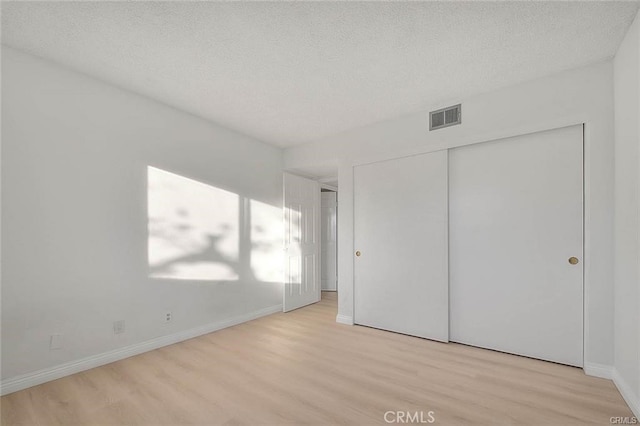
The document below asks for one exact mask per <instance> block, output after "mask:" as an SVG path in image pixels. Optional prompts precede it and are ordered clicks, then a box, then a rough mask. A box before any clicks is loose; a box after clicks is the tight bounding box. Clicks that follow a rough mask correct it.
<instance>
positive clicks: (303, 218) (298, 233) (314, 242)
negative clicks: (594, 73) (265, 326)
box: [282, 173, 321, 312]
mask: <svg viewBox="0 0 640 426" xmlns="http://www.w3.org/2000/svg"><path fill="white" fill-rule="evenodd" d="M284 221H285V252H286V256H285V259H286V262H285V285H284V292H283V305H282V306H283V310H284V312H288V311H291V310H293V309H297V308H300V307H302V306H305V305H309V304H311V303H315V302H318V301H319V300H320V297H321V293H320V186H319V185H318V183H317V182H315V181H313V180H311V179H306V178H303V177H300V176H296V175H292V174H289V173H285V174H284Z"/></svg>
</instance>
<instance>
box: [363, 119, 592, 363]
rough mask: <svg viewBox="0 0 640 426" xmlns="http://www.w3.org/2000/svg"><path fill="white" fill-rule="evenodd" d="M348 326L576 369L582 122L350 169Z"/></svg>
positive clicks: (579, 329) (579, 335) (579, 327)
mask: <svg viewBox="0 0 640 426" xmlns="http://www.w3.org/2000/svg"><path fill="white" fill-rule="evenodd" d="M354 243H355V246H354V247H355V250H356V252H355V253H354V279H355V283H354V284H355V292H354V299H355V301H354V302H355V303H354V308H355V309H354V321H355V322H356V323H357V324H362V325H367V326H371V327H376V328H381V329H385V330H390V331H396V332H400V333H405V334H410V335H414V336H419V337H425V338H430V339H435V340H440V341H453V342H459V343H465V344H469V345H474V346H479V347H483V348H489V349H495V350H499V351H504V352H508V353H514V354H519V355H525V356H530V357H534V358H539V359H544V360H549V361H554V362H559V363H563V364H569V365H575V366H582V363H583V361H582V359H583V354H582V351H583V312H582V311H583V265H584V261H583V260H584V259H583V128H582V125H579V126H571V127H565V128H561V129H555V130H549V131H544V132H539V133H534V134H528V135H523V136H517V137H512V138H507V139H501V140H498V141H491V142H484V143H478V144H473V145H467V146H463V147H457V148H453V149H449V150H447V151H437V152H431V153H426V154H420V155H416V156H412V157H406V158H399V159H393V160H387V161H383V162H378V163H372V164H366V165H362V166H356V167H355V168H354Z"/></svg>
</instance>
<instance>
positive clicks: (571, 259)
mask: <svg viewBox="0 0 640 426" xmlns="http://www.w3.org/2000/svg"><path fill="white" fill-rule="evenodd" d="M578 262H579V260H578V258H577V257H573V256H571V257H570V258H569V263H570V264H572V265H577V264H578Z"/></svg>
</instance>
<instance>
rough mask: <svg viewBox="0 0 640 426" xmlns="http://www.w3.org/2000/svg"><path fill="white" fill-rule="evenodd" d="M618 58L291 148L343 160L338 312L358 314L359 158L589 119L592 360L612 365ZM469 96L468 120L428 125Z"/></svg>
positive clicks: (308, 163)
mask: <svg viewBox="0 0 640 426" xmlns="http://www.w3.org/2000/svg"><path fill="white" fill-rule="evenodd" d="M612 89H613V82H612V64H611V62H606V63H599V64H595V65H592V66H588V67H584V68H580V69H576V70H571V71H567V72H563V73H560V74H556V75H553V76H550V77H547V78H542V79H538V80H535V81H530V82H526V83H522V84H519V85H517V86H513V87H508V88H505V89H502V90H497V91H494V92H490V93H485V94H482V95H479V96H475V97H472V98H469V99H451V100H450V102H445V103H443V104H439V105H432V106H431V107H430V108H425V110H424V111H421V112H417V113H415V114H411V115H407V116H403V117H399V118H397V119H395V120H390V121H384V122H381V123H377V124H374V125H371V126H368V127H364V128H360V129H356V130H353V131H350V132H346V133H343V134H341V135H338V136H335V137H332V138H329V139H327V140H322V141H319V142H317V143H312V144H308V145H303V146H300V147H293V148H289V149H287V150H285V168H287V169H298V170H305V169H308V170H310V171H311V170H314V169H318V167H319V166H322V165H328V164H332V163H339V164H340V166H339V169H338V177H339V185H340V191H339V193H338V197H339V205H340V215H339V218H338V220H339V226H338V229H339V236H338V246H339V255H338V256H339V262H338V271H339V272H338V274H339V279H338V287H339V288H338V320H339V321H341V322H350V321H351V320H352V317H353V253H354V249H355V248H354V247H353V165H355V164H361V163H365V162H370V161H375V160H380V159H385V158H393V157H399V156H403V155H410V154H414V153H419V152H427V151H432V150H437V149H443V148H449V147H455V146H461V145H465V144H470V143H476V142H482V141H488V140H493V139H498V138H502V137H508V136H515V135H520V134H525V133H530V132H534V131H540V130H547V129H552V128H556V127H561V126H567V125H572V124H578V123H586V126H585V180H586V182H585V183H586V185H585V186H586V189H585V192H586V193H585V225H586V233H585V262H584V265H585V286H586V292H585V294H586V298H587V300H586V312H585V327H586V330H587V335H586V339H585V340H586V342H585V367H586V369H587V371H591V372H592V373H594V374H601V375H606V374H607V373H606V372H607V371H609V372H610V369H609V370H608V368H610V366H611V365H613V285H612V278H613V257H612V253H613V241H612V231H613V208H612V206H613V90H612ZM459 102H461V103H462V125H460V126H456V127H450V128H446V129H442V130H437V131H433V132H429V123H428V114H427V112H428V111H429V110H432V109H436V108H439V107H443V106H446V105H453V104H456V103H459Z"/></svg>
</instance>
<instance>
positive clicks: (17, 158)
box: [2, 47, 283, 391]
mask: <svg viewBox="0 0 640 426" xmlns="http://www.w3.org/2000/svg"><path fill="white" fill-rule="evenodd" d="M2 124H3V127H2V150H3V155H2V219H3V220H2V248H3V250H2V266H3V268H2V378H3V384H4V385H7V383H12V380H13V379H16V377H18V376H21V375H25V374H26V375H29V374H30V373H33V372H34V371H37V370H40V369H48V368H51V367H54V366H59V365H62V364H65V363H68V362H71V361H76V360H79V359H84V358H86V357H91V356H94V355H96V354H103V353H105V352H108V351H113V350H115V349H117V348H123V347H130V346H131V345H136V344H139V343H141V342H147V341H149V340H150V339H154V338H159V337H161V336H174V337H175V336H176V334H175V333H178V337H175V338H179V336H180V334H179V333H184V332H186V331H190V333H191V334H194V333H196V334H197V332H198V330H200V331H202V330H205V329H207V327H209V328H216V327H218V326H221V325H224V324H228V323H229V322H234V321H237V320H242V319H243V318H245V319H246V318H248V317H250V316H252V315H259V314H264V313H266V312H271V311H273V310H278V309H280V308H281V303H282V283H281V277H282V275H278V273H280V274H281V263H279V261H277V260H278V259H279V258H280V256H281V253H282V248H281V247H282V235H283V232H282V228H281V227H282V213H281V211H282V207H281V206H282V151H281V150H280V149H277V148H274V147H271V146H268V145H265V144H263V143H260V142H258V141H255V140H253V139H251V138H249V137H246V136H243V135H240V134H237V133H234V132H232V131H229V130H226V129H224V128H221V127H218V126H216V125H214V124H211V123H209V122H207V121H204V120H202V119H200V118H196V117H194V116H191V115H188V114H186V113H183V112H180V111H178V110H175V109H173V108H170V107H168V106H165V105H162V104H159V103H156V102H154V101H151V100H149V99H146V98H143V97H141V96H138V95H135V94H133V93H129V92H127V91H124V90H120V89H118V88H116V87H113V86H110V85H108V84H104V83H102V82H100V81H97V80H94V79H92V78H89V77H87V76H84V75H81V74H78V73H75V72H72V71H70V70H67V69H65V68H62V67H60V66H58V65H56V64H53V63H51V62H47V61H44V60H41V59H38V58H36V57H33V56H30V55H27V54H24V53H21V52H18V51H16V50H13V49H11V48H6V47H3V48H2ZM148 166H153V167H157V168H160V169H163V170H167V171H170V172H172V173H175V174H177V175H180V176H183V177H184V178H182V177H178V178H176V179H177V182H178V183H177V184H176V185H177V186H175V187H171V188H169V193H173V194H174V195H175V194H178V195H176V197H177V198H178V199H177V200H167V204H166V206H167V208H171V206H173V205H174V204H175V205H179V204H180V203H181V202H183V201H184V199H182V198H181V197H194V196H198V194H203V193H212V194H213V197H212V198H211V199H209V198H207V199H200V206H199V207H198V208H200V209H201V211H204V212H211V213H212V216H215V214H216V212H217V211H218V210H219V209H220V208H221V206H220V204H219V203H221V201H220V200H219V199H217V198H216V195H215V194H218V193H221V192H220V189H223V190H225V191H228V192H225V194H227V195H226V197H227V199H231V200H238V205H235V204H233V203H234V202H235V201H234V202H232V203H231V204H232V205H231V206H227V207H228V208H227V207H225V208H227V211H226V213H225V214H226V216H225V217H226V218H227V219H229V220H231V221H233V222H234V223H233V224H231V225H229V226H230V227H231V228H229V227H227V228H225V226H226V225H225V224H223V223H220V224H219V225H220V232H231V231H228V229H231V230H232V231H233V232H236V233H240V235H239V236H238V235H235V236H233V235H232V236H231V237H225V238H227V239H228V241H227V242H228V243H229V242H231V243H230V244H231V245H233V244H235V246H236V247H235V249H233V248H231V249H229V250H230V251H231V252H233V251H234V250H235V255H234V254H233V253H231V255H230V256H231V257H233V256H237V257H238V259H237V260H238V262H237V264H235V263H233V262H231V261H230V262H228V263H229V264H228V265H227V264H224V263H225V262H221V263H220V264H217V267H220V268H222V269H223V270H226V271H227V274H226V275H224V277H225V278H224V279H220V276H219V275H216V273H215V271H214V272H212V271H209V272H207V271H208V270H207V267H208V266H207V265H209V266H210V263H207V261H204V264H203V263H202V262H203V261H202V259H200V260H198V261H196V262H192V263H188V260H187V261H185V262H187V263H183V264H181V265H182V266H181V267H182V268H186V269H189V268H192V267H193V268H200V267H204V270H200V275H201V276H200V279H182V278H185V276H183V275H180V273H178V274H177V275H176V276H175V277H174V278H163V279H161V278H151V277H150V271H149V267H148V262H147V243H148V235H147V222H148V216H147V197H148V191H149V194H151V190H152V188H151V187H150V188H147V167H148ZM186 178H189V179H194V180H197V181H199V182H202V183H204V184H206V185H201V184H198V183H193V181H190V180H189V179H186ZM181 185H182V186H181ZM194 188H196V189H194ZM197 188H199V189H197ZM216 188H220V189H216ZM171 191H173V192H171ZM176 191H177V192H176ZM180 191H182V192H180ZM203 191H204V192H203ZM207 191H209V192H207ZM164 194H165V195H166V194H167V192H164ZM194 194H195V195H194ZM171 203H174V204H171ZM176 203H177V204H176ZM249 205H250V206H251V210H250V211H251V213H249V207H245V206H249ZM234 206H235V207H234ZM202 209H204V210H202ZM234 209H236V210H234ZM230 212H231V213H230ZM233 212H236V213H235V214H237V215H238V216H240V217H238V218H235V219H234V218H233V214H232V213H233ZM174 213H175V212H174ZM187 213H188V212H187ZM187 213H185V212H182V213H180V212H179V214H182V215H183V216H184V222H185V224H184V229H183V231H184V232H185V235H187V237H188V238H186V239H184V241H182V240H181V241H182V242H184V244H185V250H186V252H187V253H190V251H189V250H192V251H193V250H195V251H196V252H197V251H198V250H201V249H202V247H200V248H197V247H196V246H194V244H196V245H197V243H198V241H199V240H198V241H196V240H197V237H198V236H199V237H202V235H200V234H198V235H195V234H190V233H192V232H196V231H193V230H192V229H191V228H190V226H191V225H190V224H191V222H190V221H192V220H195V219H192V217H193V214H192V215H191V216H189V215H188V214H187ZM171 214H173V213H171ZM249 215H250V216H251V220H252V221H253V222H252V223H253V227H251V226H249V225H246V224H247V223H248V222H247V221H248V220H249V219H248V217H249ZM211 219H212V220H213V219H214V217H212V218H211ZM236 221H237V222H236ZM256 223H260V226H262V228H259V227H258V228H259V229H258V228H256ZM225 229H227V231H225ZM250 231H253V234H251V235H249V232H250ZM168 232H169V231H168ZM170 232H174V231H171V230H170ZM176 232H177V231H176ZM265 232H266V233H268V235H266V234H265ZM231 233H232V232H231ZM194 235H195V237H194ZM194 238H195V240H194ZM234 238H235V239H234ZM265 238H266V239H268V238H271V239H272V241H270V242H269V241H265ZM256 239H261V240H260V241H259V242H260V244H258V246H259V247H258V248H255V247H252V243H253V242H255V241H256ZM234 241H235V243H234ZM200 242H202V241H200ZM189 244H191V245H189ZM238 245H239V248H238V247H237V246H238ZM194 247H195V248H194ZM238 253H239V254H238ZM212 256H213V257H215V254H213V255H212ZM196 257H197V256H196ZM201 257H202V256H201ZM192 260H193V259H192ZM256 261H260V262H262V263H261V264H260V262H258V264H256ZM203 265H204V266H203ZM260 268H262V270H257V269H260ZM265 268H267V269H268V268H276V270H270V271H266V274H265V271H264V269H265ZM203 271H204V272H203ZM278 271H280V272H278ZM203 273H204V275H202V274H203ZM207 274H209V275H207ZM233 274H237V275H238V277H237V278H235V279H234V278H229V277H230V275H233ZM253 275H256V277H253ZM263 277H271V278H273V277H278V280H276V279H269V278H263ZM277 281H280V282H277ZM165 311H171V312H172V315H173V320H172V321H171V322H170V323H164V314H165ZM117 320H125V321H126V332H125V333H124V334H119V335H114V333H113V322H114V321H117ZM194 330H195V331H194ZM52 334H62V335H63V338H62V340H63V348H62V349H58V350H50V349H49V339H50V335H52ZM187 334H188V333H187ZM170 340H171V339H168V340H166V339H165V340H160V341H157V340H156V342H161V343H162V342H165V343H166V342H168V341H170ZM174 340H175V339H174ZM147 348H148V347H147ZM107 358H109V357H107ZM105 359H106V358H105ZM110 359H111V358H110ZM71 370H73V369H71ZM71 370H69V369H67V370H65V371H67V372H68V371H71ZM43 377H45V379H46V378H47V377H48V378H51V377H52V376H51V375H49V376H46V374H45V375H44V376H43ZM25 383H26V384H34V383H33V381H32V382H29V381H28V380H27V382H25ZM20 386H21V385H20ZM20 386H18V387H20ZM15 388H16V387H15V386H14V387H13V388H11V389H15ZM11 389H9V390H11ZM3 391H6V390H5V389H4V388H3Z"/></svg>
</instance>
